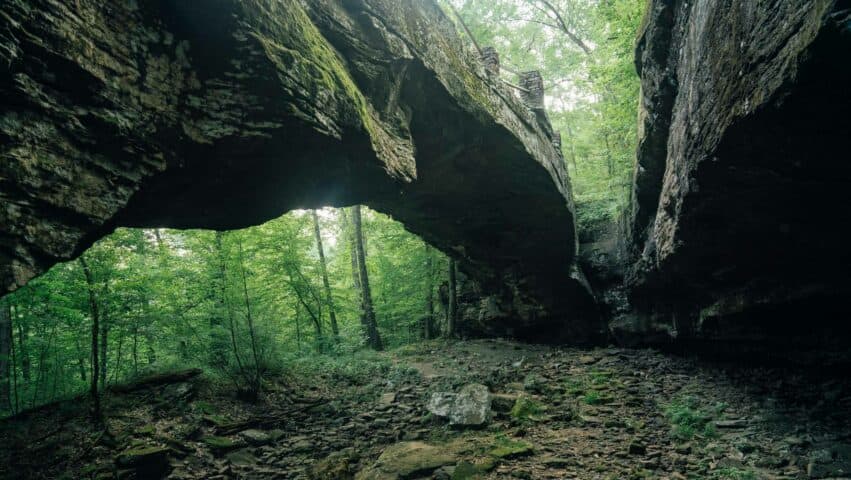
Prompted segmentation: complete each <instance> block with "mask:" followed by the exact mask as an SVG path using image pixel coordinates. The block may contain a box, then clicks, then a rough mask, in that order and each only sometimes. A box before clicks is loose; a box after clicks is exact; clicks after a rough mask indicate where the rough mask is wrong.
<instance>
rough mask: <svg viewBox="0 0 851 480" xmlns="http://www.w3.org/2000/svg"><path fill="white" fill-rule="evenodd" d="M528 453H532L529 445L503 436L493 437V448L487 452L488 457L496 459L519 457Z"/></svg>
mask: <svg viewBox="0 0 851 480" xmlns="http://www.w3.org/2000/svg"><path fill="white" fill-rule="evenodd" d="M530 453H532V445H531V444H529V443H527V442H524V441H521V440H514V439H511V438H509V437H507V436H506V435H504V434H499V435H496V436H495V437H494V442H493V448H492V449H491V450H490V451H489V452H488V454H489V455H491V456H492V457H496V458H512V457H519V456H523V455H528V454H530Z"/></svg>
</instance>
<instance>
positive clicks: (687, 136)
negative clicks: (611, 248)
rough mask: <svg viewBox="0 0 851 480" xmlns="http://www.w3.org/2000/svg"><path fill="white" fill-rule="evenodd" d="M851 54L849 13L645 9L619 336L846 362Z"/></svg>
mask: <svg viewBox="0 0 851 480" xmlns="http://www.w3.org/2000/svg"><path fill="white" fill-rule="evenodd" d="M849 53H851V4H849V2H847V1H830V0H784V1H744V0H742V1H733V2H722V1H720V0H702V1H680V0H651V2H650V5H649V7H648V13H647V17H646V19H645V23H644V25H643V27H642V30H641V32H640V35H639V39H638V48H637V52H636V65H637V68H638V70H639V72H640V74H641V83H642V97H641V108H640V110H641V114H640V118H639V124H640V144H639V148H638V158H637V165H636V175H635V178H636V188H635V192H634V195H633V202H632V208H631V211H630V218H629V220H630V222H629V223H630V225H629V231H628V233H627V237H628V239H629V242H627V243H629V245H630V247H629V248H630V249H631V251H630V252H629V254H630V258H631V259H632V260H631V262H630V264H631V265H630V269H629V272H628V273H627V285H628V287H629V291H630V299H631V301H632V304H633V306H635V307H637V308H638V314H630V315H626V316H624V317H622V318H620V319H618V320H619V321H618V322H616V324H618V327H617V328H622V332H631V333H630V334H636V332H641V331H643V332H651V333H652V334H653V335H657V334H658V333H659V332H662V331H664V332H666V335H664V336H665V337H666V338H667V340H668V341H670V340H672V339H674V338H676V339H677V340H678V341H679V342H680V343H682V344H689V343H690V342H697V343H703V344H713V345H715V346H716V347H717V348H722V346H726V347H724V348H727V347H730V346H732V347H734V348H733V350H738V351H740V352H743V353H747V352H751V351H756V350H760V351H773V352H778V351H782V350H784V349H788V348H790V347H791V348H793V349H796V350H801V351H813V352H816V351H822V352H823V351H827V350H832V349H833V350H838V351H842V350H845V349H846V348H845V346H844V345H842V343H843V342H844V341H845V340H847V339H848V338H849V336H848V334H849V332H851V323H849V322H848V321H847V320H846V318H845V317H846V316H847V310H848V309H847V301H845V298H847V295H848V294H849V293H851V278H849V269H848V266H849V265H851V254H849V252H851V250H850V249H849V248H848V245H847V244H848V241H847V235H846V234H845V233H844V231H845V230H846V228H845V226H846V225H847V224H848V223H849V221H851V210H849V208H848V205H851V188H849V187H851V162H849V161H848V158H849V152H851V120H849V112H851V89H849V88H848V86H849V85H851V62H849V61H848V59H849ZM657 338H658V336H657ZM713 348H714V347H713Z"/></svg>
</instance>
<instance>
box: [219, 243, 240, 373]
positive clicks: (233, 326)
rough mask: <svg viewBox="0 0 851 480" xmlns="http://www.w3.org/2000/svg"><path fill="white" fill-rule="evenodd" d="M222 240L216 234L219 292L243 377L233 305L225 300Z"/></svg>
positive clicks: (232, 344) (225, 271)
mask: <svg viewBox="0 0 851 480" xmlns="http://www.w3.org/2000/svg"><path fill="white" fill-rule="evenodd" d="M223 238H224V234H223V233H221V232H216V254H217V256H218V257H219V271H220V272H221V276H222V283H221V285H220V292H219V294H220V295H221V299H222V302H224V304H225V307H226V310H227V317H228V330H229V331H230V340H231V347H232V348H233V356H234V358H235V359H236V364H237V367H239V373H240V375H242V376H244V375H245V367H244V364H243V363H242V357H241V356H240V355H239V345H238V343H237V341H236V323H235V322H234V314H233V305H231V302H230V301H229V300H228V298H227V283H226V280H227V264H226V263H225V251H224V247H223V245H222V240H223Z"/></svg>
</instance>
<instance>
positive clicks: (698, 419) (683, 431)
mask: <svg viewBox="0 0 851 480" xmlns="http://www.w3.org/2000/svg"><path fill="white" fill-rule="evenodd" d="M723 409H724V405H722V404H719V405H716V406H715V407H714V408H712V409H706V408H702V407H701V406H700V402H699V401H698V399H697V398H696V397H693V396H690V395H685V396H682V397H680V398H678V399H676V400H674V401H673V402H671V404H670V405H668V406H667V408H665V416H667V417H668V420H670V422H671V427H672V428H671V436H672V437H673V438H674V439H676V440H681V441H686V440H691V439H692V438H694V437H695V436H700V437H702V438H712V437H714V436H715V435H716V431H715V425H714V424H713V420H714V419H715V417H716V416H718V414H720V413H721V411H723Z"/></svg>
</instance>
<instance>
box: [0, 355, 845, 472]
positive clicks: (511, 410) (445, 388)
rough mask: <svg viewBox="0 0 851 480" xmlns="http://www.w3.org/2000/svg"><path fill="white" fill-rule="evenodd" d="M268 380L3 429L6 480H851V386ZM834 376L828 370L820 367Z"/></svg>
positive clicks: (402, 372)
mask: <svg viewBox="0 0 851 480" xmlns="http://www.w3.org/2000/svg"><path fill="white" fill-rule="evenodd" d="M360 362H362V361H361V360H358V359H354V358H353V359H352V361H351V362H341V363H342V364H344V365H345V367H344V368H339V367H335V368H330V367H329V368H328V369H326V370H323V369H321V368H317V369H316V370H314V375H313V376H312V377H311V378H306V377H305V376H304V374H303V373H302V374H301V375H295V374H292V375H291V376H289V377H284V378H281V379H279V381H278V382H277V383H275V384H271V385H270V391H269V392H268V393H267V395H266V396H265V397H264V399H263V401H261V402H260V403H258V404H248V403H245V402H242V401H240V400H237V399H235V398H232V397H230V396H228V395H225V394H222V393H221V390H220V389H218V388H216V387H215V386H212V385H210V382H209V381H207V380H205V377H204V376H203V375H199V376H191V378H180V379H177V380H176V381H168V382H165V383H158V382H154V384H148V385H137V386H135V387H133V388H129V389H124V391H122V392H114V393H112V394H111V395H110V396H109V398H108V400H107V413H108V416H107V418H108V420H107V424H108V432H109V434H103V433H101V432H100V431H98V430H95V429H92V428H91V426H90V422H89V421H88V420H87V417H86V416H85V405H84V403H85V402H70V403H66V404H59V405H53V406H51V407H49V408H47V409H43V410H42V411H40V412H36V413H34V414H30V415H28V416H24V417H21V418H17V419H13V420H7V421H5V422H3V423H2V424H0V434H2V435H3V438H2V445H0V447H2V456H3V457H5V458H2V459H0V460H2V463H0V475H4V476H5V477H4V478H68V479H77V478H101V479H104V478H146V479H147V478H172V479H200V478H204V479H208V478H209V479H215V478H220V479H224V478H264V479H266V478H269V479H276V478H277V479H356V480H385V479H387V480H393V479H416V478H424V479H430V478H434V479H467V478H482V479H495V478H521V479H637V478H654V479H737V480H738V479H798V478H851V428H849V427H851V415H849V413H851V380H847V379H844V378H842V379H838V378H839V377H836V376H833V377H831V376H826V375H817V374H815V373H813V372H802V371H789V370H785V371H779V370H770V369H762V368H759V369H757V368H743V367H735V368H734V367H729V366H728V367H725V366H723V365H717V364H707V363H703V362H700V361H695V360H688V359H684V358H680V357H671V356H666V355H664V354H661V353H658V352H654V351H650V350H629V349H619V348H606V349H595V350H579V349H555V348H550V347H541V346H530V345H522V344H514V343H510V342H504V341H496V340H492V341H473V342H457V343H453V344H446V343H424V344H421V345H418V346H416V347H407V348H404V349H401V350H397V351H394V352H390V353H387V354H382V355H381V356H380V357H376V358H374V359H372V360H370V362H368V363H363V364H361V363H360ZM822 373H823V372H822Z"/></svg>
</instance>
